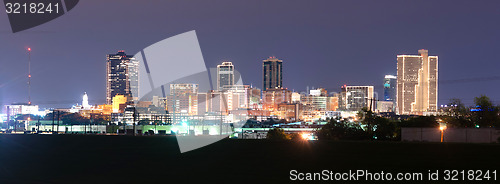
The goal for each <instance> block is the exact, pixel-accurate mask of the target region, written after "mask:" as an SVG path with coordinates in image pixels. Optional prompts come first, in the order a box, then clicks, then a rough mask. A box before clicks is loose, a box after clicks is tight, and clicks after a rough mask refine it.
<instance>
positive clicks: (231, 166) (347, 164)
mask: <svg viewBox="0 0 500 184" xmlns="http://www.w3.org/2000/svg"><path fill="white" fill-rule="evenodd" d="M325 169H327V170H332V171H339V172H348V170H349V169H354V170H357V169H363V170H365V169H366V170H370V171H374V172H377V171H381V170H382V171H386V172H425V173H427V172H428V170H433V169H434V170H435V169H441V170H444V169H496V170H499V171H500V145H499V144H453V143H445V144H440V143H400V142H333V141H315V142H291V141H290V142H277V141H267V140H231V139H226V140H222V141H219V142H217V143H215V144H212V145H209V146H206V147H203V148H200V149H197V150H194V151H191V152H187V153H184V154H180V153H179V149H178V145H177V142H176V139H175V137H131V136H77V135H0V183H149V182H154V183H171V182H174V181H176V182H181V183H196V182H198V183H270V182H278V183H290V182H291V181H290V170H297V171H299V172H321V171H322V170H325ZM497 172H498V171H497ZM490 182H491V181H490ZM496 182H499V181H498V176H497V181H496ZM330 183H344V182H330ZM384 183H385V182H384ZM396 183H408V182H401V181H400V182H396ZM423 183H429V181H424V182H423ZM454 183H464V182H463V181H462V182H454Z"/></svg>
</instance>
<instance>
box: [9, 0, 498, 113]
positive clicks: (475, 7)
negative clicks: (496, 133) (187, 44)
mask: <svg viewBox="0 0 500 184" xmlns="http://www.w3.org/2000/svg"><path fill="white" fill-rule="evenodd" d="M190 30H196V32H197V35H198V39H199V42H200V47H201V50H202V52H203V56H204V59H205V62H206V64H207V67H216V65H217V64H219V63H221V62H222V61H224V60H229V61H232V62H233V64H234V65H235V68H236V69H237V70H238V71H240V73H241V74H242V76H243V79H244V81H245V83H246V84H253V85H254V86H256V87H259V88H261V86H262V60H263V59H266V58H267V57H269V56H276V57H277V58H279V59H282V60H283V70H284V75H283V85H284V86H285V87H287V88H288V89H293V90H295V91H305V90H306V89H307V87H308V86H309V87H316V88H317V87H324V88H326V89H328V90H329V91H339V90H340V86H341V85H344V84H347V85H374V86H375V88H376V89H375V90H376V91H377V92H378V93H380V95H379V96H380V97H382V84H383V77H384V75H386V74H394V75H395V74H396V55H398V54H417V53H418V49H422V48H424V49H428V50H429V54H430V55H437V56H439V82H440V83H439V105H440V104H446V103H448V102H449V99H450V98H460V99H462V100H463V102H465V103H466V104H468V105H471V104H472V103H473V99H474V97H476V96H479V95H481V94H485V95H487V96H489V97H490V98H491V99H492V100H493V101H494V102H495V103H497V104H499V103H500V85H499V84H500V73H499V72H498V71H499V69H500V62H499V58H500V57H499V55H498V52H499V50H500V36H499V35H500V1H497V0H488V1H482V0H468V1H459V0H439V1H431V0H427V1H424V0H418V1H417V0H414V1H410V0H405V1H401V0H376V1H373V0H344V1H333V0H325V1H319V0H314V1H305V0H301V1H296V0H271V1H263V0H262V1H255V0H245V1H235V0H214V1H206V0H200V1H182V0H178V1H159V0H155V1H143V0H133V1H132V0H106V1H97V0H82V1H80V3H79V4H78V5H77V6H76V7H75V8H74V9H73V10H71V11H70V12H68V13H67V14H65V15H64V16H61V17H59V18H57V19H55V20H53V21H51V22H48V23H46V24H43V25H41V26H38V27H35V28H32V29H28V30H25V31H22V32H18V33H12V31H11V29H10V25H9V21H8V19H7V14H6V13H5V9H4V7H3V6H2V7H1V8H0V55H1V56H0V66H1V67H0V104H2V105H5V104H10V103H12V102H27V94H28V92H27V60H28V59H27V58H28V57H27V54H26V48H28V47H31V48H32V102H33V104H38V105H40V106H41V107H42V108H45V107H58V108H68V107H71V105H72V104H76V103H81V97H82V95H83V93H84V92H87V94H88V95H89V98H90V103H91V104H103V103H105V86H106V84H105V63H106V54H112V53H116V52H117V51H118V50H125V51H126V53H127V54H135V53H137V52H138V51H139V50H140V49H142V48H144V47H147V46H149V45H151V44H153V43H155V42H157V41H160V40H163V39H165V38H168V37H171V36H175V35H177V34H180V33H184V32H186V31H190ZM178 62H182V61H178ZM380 97H379V98H380Z"/></svg>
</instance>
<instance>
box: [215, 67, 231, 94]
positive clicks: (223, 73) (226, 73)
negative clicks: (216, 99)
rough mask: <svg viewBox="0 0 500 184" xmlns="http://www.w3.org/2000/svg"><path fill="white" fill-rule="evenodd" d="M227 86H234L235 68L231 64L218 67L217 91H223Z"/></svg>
mask: <svg viewBox="0 0 500 184" xmlns="http://www.w3.org/2000/svg"><path fill="white" fill-rule="evenodd" d="M226 85H227V86H232V85H234V66H233V63H231V62H222V64H220V65H217V90H222V88H223V87H224V86H226Z"/></svg>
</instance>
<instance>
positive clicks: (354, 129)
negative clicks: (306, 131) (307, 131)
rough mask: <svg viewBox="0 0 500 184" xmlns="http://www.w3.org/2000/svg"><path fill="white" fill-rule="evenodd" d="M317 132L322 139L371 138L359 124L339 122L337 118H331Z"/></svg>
mask: <svg viewBox="0 0 500 184" xmlns="http://www.w3.org/2000/svg"><path fill="white" fill-rule="evenodd" d="M316 134H317V135H318V139H320V140H367V139H369V138H370V136H369V134H368V133H367V132H365V131H364V130H363V129H362V128H361V126H359V124H357V123H349V122H346V121H343V122H337V120H335V119H330V122H328V123H327V124H325V125H324V126H323V127H322V128H321V129H319V130H318V131H317V132H316Z"/></svg>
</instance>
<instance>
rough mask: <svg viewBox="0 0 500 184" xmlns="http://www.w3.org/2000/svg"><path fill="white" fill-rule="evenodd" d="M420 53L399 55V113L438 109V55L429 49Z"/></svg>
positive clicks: (415, 112) (417, 112)
mask: <svg viewBox="0 0 500 184" xmlns="http://www.w3.org/2000/svg"><path fill="white" fill-rule="evenodd" d="M418 53H419V55H398V56H397V61H398V68H397V69H398V76H397V97H396V98H397V111H398V113H399V114H419V115H421V114H424V113H425V112H436V111H437V100H438V57H437V56H429V54H428V50H425V49H421V50H418Z"/></svg>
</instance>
